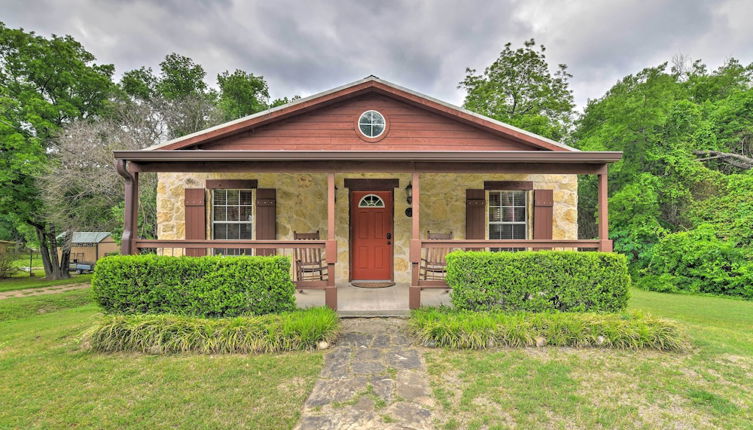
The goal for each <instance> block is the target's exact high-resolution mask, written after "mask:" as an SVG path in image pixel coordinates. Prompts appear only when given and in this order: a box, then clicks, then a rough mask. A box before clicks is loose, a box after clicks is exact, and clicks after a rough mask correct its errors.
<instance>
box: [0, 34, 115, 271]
mask: <svg viewBox="0 0 753 430" xmlns="http://www.w3.org/2000/svg"><path fill="white" fill-rule="evenodd" d="M94 60H95V58H94V56H93V55H92V54H91V53H89V52H88V51H86V49H84V47H83V46H82V45H81V44H79V43H78V42H76V41H75V40H74V39H73V38H71V37H70V36H63V37H61V36H55V35H53V36H52V37H50V38H45V37H42V36H38V35H36V34H35V33H34V32H26V31H24V30H23V29H11V28H8V27H6V26H5V25H4V24H2V23H0V188H2V189H3V193H2V195H0V213H2V214H4V215H5V216H9V217H11V218H12V219H13V221H14V222H15V223H16V224H19V225H23V226H28V227H31V228H33V230H34V232H35V235H36V239H37V242H38V245H39V247H40V252H41V254H42V260H43V263H44V266H45V272H46V273H47V275H48V277H52V278H61V277H67V265H68V262H67V253H63V258H61V259H60V260H58V255H57V242H56V236H57V234H56V226H55V225H54V224H51V223H49V222H48V220H47V219H46V218H45V216H44V204H43V201H42V193H41V191H40V188H39V184H38V182H37V179H36V178H37V177H38V176H39V175H41V174H43V173H44V171H45V169H46V167H47V163H48V159H49V157H50V154H51V150H52V147H53V137H54V136H55V134H56V133H57V132H58V131H59V130H60V129H61V128H62V127H64V126H66V125H67V124H70V123H72V122H73V121H76V120H79V119H93V118H96V117H97V116H98V115H101V114H103V113H105V112H107V110H108V107H109V100H110V98H111V97H112V94H113V90H114V85H113V84H112V74H113V71H114V68H113V66H112V65H100V64H96V63H94Z"/></svg>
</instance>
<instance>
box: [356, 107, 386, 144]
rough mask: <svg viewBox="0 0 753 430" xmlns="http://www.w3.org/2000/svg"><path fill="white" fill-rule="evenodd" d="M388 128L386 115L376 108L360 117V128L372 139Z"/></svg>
mask: <svg viewBox="0 0 753 430" xmlns="http://www.w3.org/2000/svg"><path fill="white" fill-rule="evenodd" d="M386 128H387V122H386V121H385V120H384V116H382V114H381V113H379V112H377V111H375V110H367V111H366V112H364V113H362V114H361V116H360V117H359V118H358V129H359V130H360V131H361V133H362V134H363V135H364V136H366V137H369V138H372V139H373V138H376V137H379V136H381V135H382V133H384V130H385V129H386Z"/></svg>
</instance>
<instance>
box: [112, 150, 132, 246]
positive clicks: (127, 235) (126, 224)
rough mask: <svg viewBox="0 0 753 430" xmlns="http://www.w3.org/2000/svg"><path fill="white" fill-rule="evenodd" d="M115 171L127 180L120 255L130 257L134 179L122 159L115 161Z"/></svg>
mask: <svg viewBox="0 0 753 430" xmlns="http://www.w3.org/2000/svg"><path fill="white" fill-rule="evenodd" d="M115 169H116V170H117V171H118V174H119V175H120V176H122V177H123V179H125V208H124V213H123V236H122V237H121V240H120V253H121V254H122V255H130V254H131V253H132V247H131V244H132V242H133V238H134V234H133V228H134V226H133V224H132V222H131V220H132V219H133V218H132V216H131V212H132V211H133V209H132V208H133V203H134V202H133V201H132V200H133V184H134V177H133V175H132V174H131V172H129V171H128V169H127V168H126V161H125V160H122V159H118V160H115Z"/></svg>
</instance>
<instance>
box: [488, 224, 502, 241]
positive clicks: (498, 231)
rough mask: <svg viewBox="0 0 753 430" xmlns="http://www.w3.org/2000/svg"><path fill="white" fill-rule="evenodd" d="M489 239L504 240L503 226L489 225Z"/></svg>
mask: <svg viewBox="0 0 753 430" xmlns="http://www.w3.org/2000/svg"><path fill="white" fill-rule="evenodd" d="M489 239H502V225H501V224H491V225H489Z"/></svg>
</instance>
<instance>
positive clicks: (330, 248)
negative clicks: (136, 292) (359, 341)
mask: <svg viewBox="0 0 753 430" xmlns="http://www.w3.org/2000/svg"><path fill="white" fill-rule="evenodd" d="M134 245H135V247H136V249H137V250H143V249H155V248H156V249H160V250H162V254H166V252H165V250H166V249H173V250H174V249H183V250H184V251H185V250H186V249H274V250H282V251H284V250H290V251H293V250H295V249H312V248H313V249H321V250H323V251H324V259H325V261H326V263H327V279H326V280H321V281H319V280H299V279H294V282H295V284H296V288H297V289H323V290H325V293H326V294H325V301H326V302H327V306H330V305H333V306H335V307H336V300H337V296H336V293H334V287H335V260H336V258H337V243H336V242H335V241H333V240H332V241H331V240H152V239H136V240H135V241H134ZM291 254H292V253H291ZM173 255H174V253H173ZM291 260H292V263H293V264H295V259H294V257H293V255H291ZM292 272H293V273H295V271H294V270H293V271H292ZM330 289H331V290H330ZM333 300H334V302H333Z"/></svg>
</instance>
